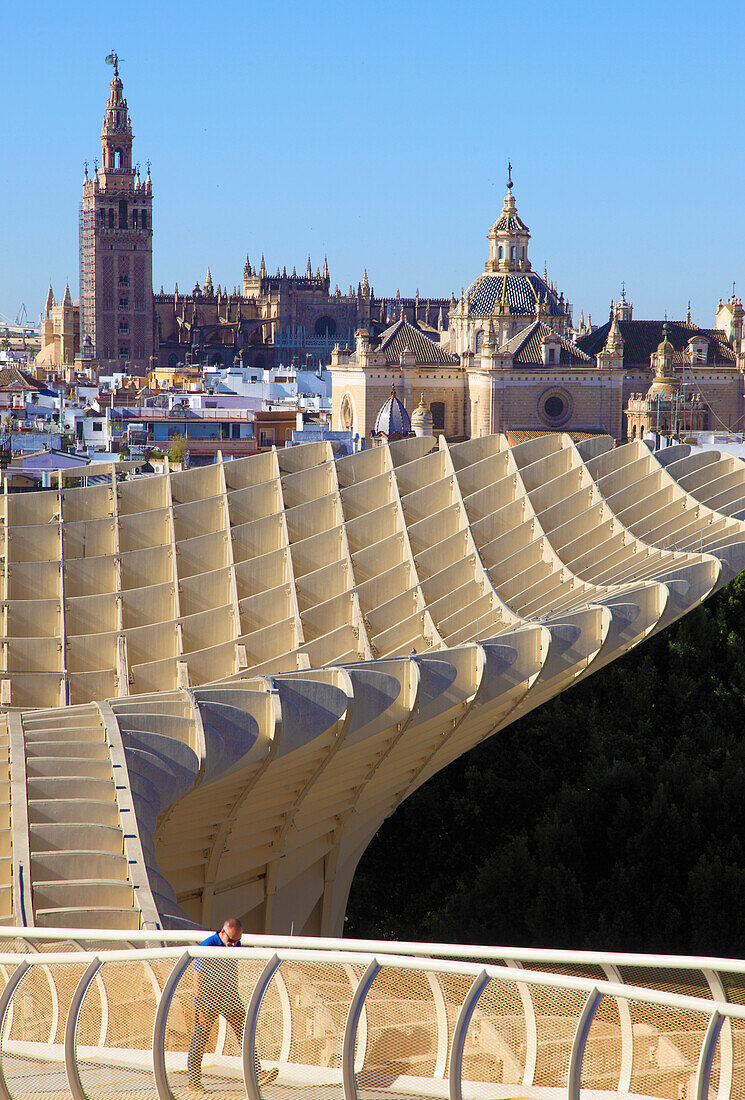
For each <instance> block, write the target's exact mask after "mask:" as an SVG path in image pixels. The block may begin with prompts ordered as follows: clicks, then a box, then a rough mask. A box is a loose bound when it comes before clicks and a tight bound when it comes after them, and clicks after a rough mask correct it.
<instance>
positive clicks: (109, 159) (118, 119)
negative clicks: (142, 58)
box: [100, 52, 134, 188]
mask: <svg viewBox="0 0 745 1100" xmlns="http://www.w3.org/2000/svg"><path fill="white" fill-rule="evenodd" d="M106 61H107V62H108V63H109V64H110V65H113V66H114V77H113V79H112V81H111V85H110V87H109V98H108V100H107V101H106V114H105V115H104V119H103V128H102V130H101V173H100V175H101V185H102V186H103V187H105V186H106V184H107V183H111V184H118V186H119V187H120V188H122V187H126V186H127V185H128V181H131V179H132V178H133V177H134V170H133V168H132V122H131V119H130V117H129V110H128V108H127V101H126V99H125V98H124V95H123V85H122V81H121V78H120V76H119V57H118V55H117V54H115V53H113V52H112V53H110V54H109V56H108V57H107V58H106Z"/></svg>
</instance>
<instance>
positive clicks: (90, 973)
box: [64, 959, 102, 1100]
mask: <svg viewBox="0 0 745 1100" xmlns="http://www.w3.org/2000/svg"><path fill="white" fill-rule="evenodd" d="M101 963H102V960H101V959H93V961H92V962H90V963H88V966H87V967H86V969H85V972H84V973H83V976H82V978H81V979H80V981H79V982H78V984H77V986H76V988H75V992H74V993H73V995H72V1000H71V1001H70V1007H69V1008H68V1010H67V1019H66V1020H65V1048H64V1049H65V1072H66V1074H67V1084H68V1085H69V1087H70V1092H71V1094H72V1097H73V1100H88V1098H87V1096H86V1095H85V1089H84V1088H83V1082H82V1081H81V1080H80V1070H79V1069H78V1059H77V1051H76V1046H77V1044H76V1042H75V1032H76V1030H77V1027H78V1019H79V1017H80V1010H81V1008H82V1007H83V998H84V997H85V995H86V993H87V992H88V986H89V985H90V984H91V982H92V981H93V979H94V978H95V976H96V974H97V973H98V971H99V969H100V967H101Z"/></svg>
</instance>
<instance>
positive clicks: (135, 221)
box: [132, 207, 137, 229]
mask: <svg viewBox="0 0 745 1100" xmlns="http://www.w3.org/2000/svg"><path fill="white" fill-rule="evenodd" d="M132 228H133V229H136V228H137V207H134V208H133V210H132Z"/></svg>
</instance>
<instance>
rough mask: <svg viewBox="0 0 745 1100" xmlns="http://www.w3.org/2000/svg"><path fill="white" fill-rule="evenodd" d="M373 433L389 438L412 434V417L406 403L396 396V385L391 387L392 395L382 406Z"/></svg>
mask: <svg viewBox="0 0 745 1100" xmlns="http://www.w3.org/2000/svg"><path fill="white" fill-rule="evenodd" d="M372 434H373V435H384V436H386V438H387V439H390V438H391V437H392V436H394V435H395V436H407V435H411V417H410V416H409V414H408V413H407V411H406V407H405V406H404V404H403V403H402V402H401V401H399V399H398V398H397V397H396V389H395V386H394V387H392V388H391V396H390V397H389V398H388V400H387V401H386V402H385V404H384V405H383V406H382V408H381V410H380V412H379V413H378V415H377V417H376V418H375V427H374V428H373V433H372Z"/></svg>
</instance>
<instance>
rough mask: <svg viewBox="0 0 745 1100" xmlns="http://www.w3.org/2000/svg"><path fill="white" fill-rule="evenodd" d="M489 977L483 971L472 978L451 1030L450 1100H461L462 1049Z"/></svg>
mask: <svg viewBox="0 0 745 1100" xmlns="http://www.w3.org/2000/svg"><path fill="white" fill-rule="evenodd" d="M489 980H490V979H489V975H488V974H487V972H486V971H485V970H482V971H481V973H480V974H478V975H477V976H476V978H474V981H473V984H472V985H471V988H470V989H469V990H468V993H467V994H466V999H465V1001H464V1002H463V1004H462V1005H461V1008H460V1012H459V1013H458V1019H457V1020H456V1021H455V1027H454V1028H453V1042H452V1045H451V1047H450V1071H449V1074H448V1093H449V1096H450V1100H462V1092H461V1074H462V1071H463V1048H464V1046H465V1045H466V1034H467V1032H468V1025H469V1024H470V1022H471V1017H472V1016H473V1013H474V1009H475V1008H476V1002H477V1001H478V999H479V997H480V996H481V994H482V993H483V992H484V990H485V989H486V987H487V985H488V984H489Z"/></svg>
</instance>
